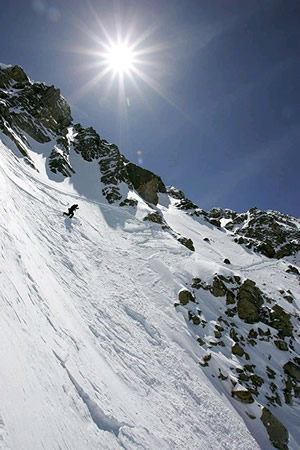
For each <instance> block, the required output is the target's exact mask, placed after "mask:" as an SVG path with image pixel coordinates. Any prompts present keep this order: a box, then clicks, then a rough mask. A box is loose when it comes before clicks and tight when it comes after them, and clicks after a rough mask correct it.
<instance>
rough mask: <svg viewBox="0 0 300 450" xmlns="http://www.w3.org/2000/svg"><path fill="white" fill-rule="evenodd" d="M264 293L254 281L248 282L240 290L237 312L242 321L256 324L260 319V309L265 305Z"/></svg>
mask: <svg viewBox="0 0 300 450" xmlns="http://www.w3.org/2000/svg"><path fill="white" fill-rule="evenodd" d="M263 303H264V300H263V298H262V292H261V291H260V289H259V288H258V287H257V286H256V285H255V283H254V281H252V280H246V281H245V282H244V283H243V284H242V286H241V287H240V289H239V293H238V296H237V311H238V315H239V317H240V319H243V320H245V322H247V323H255V322H258V321H259V319H260V307H261V306H262V305H263Z"/></svg>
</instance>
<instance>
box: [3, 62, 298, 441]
mask: <svg viewBox="0 0 300 450" xmlns="http://www.w3.org/2000/svg"><path fill="white" fill-rule="evenodd" d="M0 130H1V131H0V139H1V141H0V155H1V156H0V158H1V159H0V162H1V164H0V188H1V202H0V208H1V214H0V227H1V234H0V244H1V247H0V248H1V250H0V278H1V293H0V306H1V314H0V358H1V365H0V448H1V449H2V448H3V449H13V450H35V449H36V450H39V449H42V448H44V449H47V450H48V449H49V450H50V449H51V450H52V449H56V448H57V449H61V450H65V449H72V450H73V449H76V450H77V449H78V450H85V449H105V450H110V449H124V448H125V449H127V450H131V449H150V450H156V449H158V448H161V449H166V450H167V449H170V450H171V449H178V450H179V449H180V450H183V449H186V450H198V449H199V450H200V449H201V450H202V449H205V450H206V449H212V450H215V449H230V450H231V449H249V450H250V449H251V450H252V449H256V448H257V449H258V448H263V449H272V448H274V446H275V447H276V448H279V449H288V448H289V449H290V450H293V449H294V450H296V449H298V448H299V441H300V432H299V411H300V408H299V406H300V400H299V397H300V389H299V381H300V358H299V320H300V316H299V300H300V286H299V249H300V239H299V234H300V223H299V220H298V219H296V218H293V217H289V216H286V215H283V214H281V213H278V212H275V211H259V210H258V209H256V208H252V209H250V210H249V211H248V212H246V213H245V214H238V213H235V212H234V211H231V210H227V209H226V210H222V209H219V208H214V209H212V210H210V211H208V212H206V211H204V210H202V209H201V208H199V207H198V206H197V205H194V204H193V203H192V202H191V201H190V200H189V199H187V198H186V197H185V196H184V193H183V192H182V191H180V190H178V189H176V188H174V187H166V186H165V184H164V183H163V181H162V180H161V178H160V177H159V176H158V175H155V174H153V173H152V172H150V171H148V170H145V169H143V168H141V167H138V166H136V165H135V164H133V163H131V162H130V161H128V160H127V159H126V158H125V157H124V156H123V155H122V154H121V153H120V151H119V149H118V147H117V146H116V145H114V144H111V143H109V142H107V141H106V140H104V139H102V138H101V137H100V136H99V134H98V133H97V132H96V131H95V130H94V129H93V128H84V127H82V126H81V125H80V124H74V122H73V119H72V117H71V111H70V107H69V106H68V104H67V102H66V101H65V99H64V98H63V97H62V96H61V95H60V91H59V89H57V88H55V87H54V86H51V87H49V86H46V85H45V84H43V83H33V82H32V81H31V80H30V79H29V78H28V77H27V75H26V74H25V72H24V71H23V69H22V68H20V67H19V66H5V65H1V66H0ZM73 203H77V204H79V210H78V211H77V212H76V213H75V217H74V218H73V219H69V218H68V217H64V216H63V215H62V213H63V211H66V209H67V208H68V207H69V206H70V205H71V204H73Z"/></svg>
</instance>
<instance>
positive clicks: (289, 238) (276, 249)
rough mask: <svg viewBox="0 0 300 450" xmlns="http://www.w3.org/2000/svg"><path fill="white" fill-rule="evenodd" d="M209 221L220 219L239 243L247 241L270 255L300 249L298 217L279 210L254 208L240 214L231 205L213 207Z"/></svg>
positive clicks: (249, 245) (209, 214) (249, 246)
mask: <svg viewBox="0 0 300 450" xmlns="http://www.w3.org/2000/svg"><path fill="white" fill-rule="evenodd" d="M208 218H209V220H210V221H212V220H215V221H216V220H217V221H219V223H221V220H222V219H226V222H225V224H224V228H226V229H227V230H228V231H230V232H232V234H233V236H234V238H235V241H236V242H237V243H238V244H242V245H245V246H246V247H247V248H249V249H253V251H255V252H259V253H262V254H263V255H265V256H267V257H268V258H277V259H280V258H283V257H285V256H290V255H293V254H295V253H296V252H297V251H299V250H300V228H299V220H298V219H296V218H295V217H291V216H288V215H287V214H282V213H280V212H278V211H261V210H259V209H257V208H251V209H249V210H248V211H247V212H246V213H242V214H238V213H236V212H235V211H232V210H230V209H222V208H213V209H211V210H210V211H209V212H208Z"/></svg>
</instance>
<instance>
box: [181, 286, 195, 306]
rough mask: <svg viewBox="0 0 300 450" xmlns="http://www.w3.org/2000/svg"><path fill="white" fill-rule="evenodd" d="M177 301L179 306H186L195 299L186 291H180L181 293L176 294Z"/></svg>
mask: <svg viewBox="0 0 300 450" xmlns="http://www.w3.org/2000/svg"><path fill="white" fill-rule="evenodd" d="M178 299H179V301H180V303H181V305H187V304H188V303H189V302H193V303H194V302H195V297H194V296H193V294H192V293H191V292H190V291H188V290H187V289H181V291H179V292H178Z"/></svg>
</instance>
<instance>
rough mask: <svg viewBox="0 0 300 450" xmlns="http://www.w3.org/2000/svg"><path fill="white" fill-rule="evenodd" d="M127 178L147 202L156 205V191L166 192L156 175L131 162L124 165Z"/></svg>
mask: <svg viewBox="0 0 300 450" xmlns="http://www.w3.org/2000/svg"><path fill="white" fill-rule="evenodd" d="M126 170H127V174H128V179H129V181H130V182H131V184H132V186H133V187H134V189H136V191H137V192H138V193H139V194H140V196H141V197H142V198H143V199H144V200H145V201H146V202H149V203H152V204H154V205H157V203H158V193H159V192H161V193H166V186H165V185H164V183H163V181H162V180H161V178H160V177H159V176H158V175H155V174H154V173H153V172H151V171H150V170H146V169H143V168H142V167H140V166H137V165H135V164H133V163H131V162H128V163H127V165H126Z"/></svg>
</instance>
